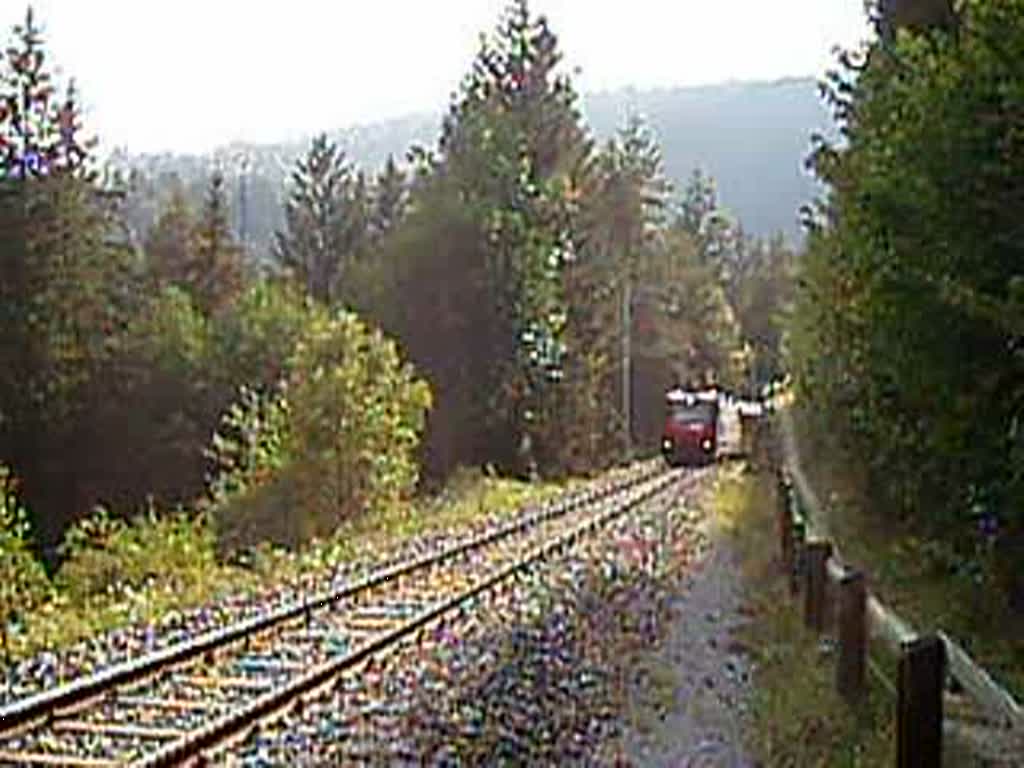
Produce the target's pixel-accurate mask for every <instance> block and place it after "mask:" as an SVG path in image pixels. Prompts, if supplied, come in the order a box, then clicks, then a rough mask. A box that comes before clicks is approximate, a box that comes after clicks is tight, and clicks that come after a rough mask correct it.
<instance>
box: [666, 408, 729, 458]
mask: <svg viewBox="0 0 1024 768" xmlns="http://www.w3.org/2000/svg"><path fill="white" fill-rule="evenodd" d="M665 401H666V410H667V416H666V419H665V428H664V430H663V431H662V437H661V453H662V455H663V456H664V457H665V461H667V462H668V463H669V464H670V465H671V466H674V467H675V466H680V465H684V464H685V465H691V466H692V465H703V464H709V463H711V462H712V461H714V460H715V455H716V452H717V448H718V396H717V393H713V392H711V393H696V392H687V391H684V390H679V389H674V390H672V391H671V392H669V393H668V394H667V395H666V396H665Z"/></svg>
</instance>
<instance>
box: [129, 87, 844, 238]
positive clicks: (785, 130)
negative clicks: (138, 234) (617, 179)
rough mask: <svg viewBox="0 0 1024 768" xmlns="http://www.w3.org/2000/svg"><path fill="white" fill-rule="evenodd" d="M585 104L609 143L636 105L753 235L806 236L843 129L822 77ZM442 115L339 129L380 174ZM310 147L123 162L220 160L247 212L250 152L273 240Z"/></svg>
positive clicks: (143, 165)
mask: <svg viewBox="0 0 1024 768" xmlns="http://www.w3.org/2000/svg"><path fill="white" fill-rule="evenodd" d="M580 106H581V110H582V112H583V115H584V118H585V120H586V122H587V124H588V125H589V127H590V128H591V130H592V131H593V132H594V134H595V136H596V138H598V139H599V140H601V141H604V140H605V139H607V138H609V137H611V136H612V135H614V133H615V131H616V130H617V129H618V128H619V127H621V126H622V125H623V124H624V122H625V119H626V116H627V114H628V113H629V112H630V111H631V110H632V111H635V112H638V113H640V114H641V115H643V116H644V117H645V118H646V119H647V121H648V122H649V124H650V125H651V127H652V129H653V130H654V131H655V132H656V134H657V136H658V138H659V140H660V142H661V147H662V151H663V157H664V161H665V169H666V173H667V175H668V177H669V179H670V180H671V181H672V182H673V183H674V184H675V186H676V188H677V189H680V188H681V187H682V186H683V185H685V183H686V181H687V179H688V178H689V176H690V174H691V173H692V172H693V170H694V169H695V168H698V167H699V168H701V169H702V170H704V171H706V172H707V173H710V174H711V176H712V177H713V178H714V179H715V180H716V182H717V184H718V190H719V197H720V200H721V202H722V204H723V205H724V206H725V207H726V208H728V209H730V210H731V211H732V212H733V213H734V214H735V215H736V216H737V217H738V218H739V219H740V221H741V222H742V223H743V226H744V228H745V230H746V231H747V232H748V233H750V234H755V235H760V236H770V235H772V234H774V233H776V232H783V233H784V234H785V235H786V236H787V238H788V239H790V240H791V241H794V242H796V241H799V240H800V239H802V238H801V235H800V228H799V224H798V212H799V208H800V206H801V205H803V204H805V203H808V202H810V201H811V200H813V199H814V197H815V196H817V195H818V194H820V188H819V186H818V185H817V184H816V182H815V180H814V179H813V177H812V176H811V175H810V174H809V173H808V172H807V171H805V170H804V167H803V164H804V159H805V157H806V155H807V154H808V152H809V148H810V138H811V135H812V134H813V133H815V132H817V133H823V134H825V135H829V136H833V135H834V133H835V132H834V130H833V128H832V126H831V118H830V116H829V114H828V111H827V109H826V108H825V105H824V104H823V103H822V101H821V100H820V98H819V95H818V86H817V82H816V81H815V80H813V79H811V78H791V79H785V80H778V81H773V82H733V83H724V84H719V85H707V86H697V87H679V88H660V89H647V90H642V89H637V88H625V89H620V90H615V91H606V92H598V93H591V94H584V95H583V96H582V97H581V105H580ZM442 115H443V110H441V109H439V110H437V111H436V112H434V113H419V114H412V115H409V116H407V117H402V118H397V119H392V120H385V121H380V122H376V123H369V124H361V125H353V126H349V127H346V128H343V129H340V130H337V131H332V132H329V133H330V134H331V135H332V138H334V139H335V140H337V141H338V143H339V145H340V146H342V147H343V148H344V149H345V151H346V153H347V154H348V155H349V157H350V158H351V159H352V160H353V161H354V162H355V163H356V164H357V165H358V166H359V167H360V168H363V169H365V170H367V171H374V170H376V169H377V168H378V167H380V166H381V165H382V164H383V163H384V161H385V160H386V158H387V156H388V155H389V154H394V155H395V156H396V158H399V159H401V158H404V156H405V153H406V150H408V148H409V147H410V146H411V145H412V144H422V145H425V146H434V145H435V144H436V140H437V136H438V133H439V130H440V125H441V118H442ZM306 146H307V143H305V142H287V143H278V144H263V145H251V144H237V143H236V144H232V145H227V146H225V147H222V148H219V149H217V150H215V151H214V152H213V153H211V154H210V155H205V156H195V155H172V154H161V155H149V154H142V155H126V154H121V155H120V156H119V157H118V158H117V159H118V160H119V162H120V163H122V164H127V165H128V166H129V167H137V168H139V169H141V170H145V171H148V172H149V174H150V175H153V176H156V177H159V175H160V174H162V173H168V172H177V173H178V174H179V175H181V176H182V177H183V178H184V179H185V180H186V183H187V184H188V185H189V186H190V187H192V188H193V189H195V190H196V191H198V188H201V186H202V183H203V179H202V178H200V177H202V176H205V173H206V171H208V169H209V167H210V165H211V163H212V162H213V161H215V160H216V161H220V162H221V163H222V164H223V165H224V166H225V168H226V175H227V176H228V180H229V183H233V187H232V188H233V189H235V190H236V193H237V195H238V199H236V200H234V201H233V204H234V205H235V207H236V208H237V207H238V204H239V202H240V196H241V185H240V184H239V183H238V176H239V174H238V171H237V165H236V162H237V157H238V156H239V155H241V154H243V153H244V154H245V155H247V156H248V158H249V163H250V172H249V177H248V179H247V184H246V200H247V202H246V205H247V207H248V209H249V211H248V217H247V220H248V221H249V222H250V224H249V225H248V226H247V231H248V235H249V238H250V241H251V242H253V243H267V242H268V241H269V238H270V236H271V234H272V232H273V231H274V229H276V228H279V227H281V226H282V225H283V213H282V206H283V202H284V198H285V189H284V185H285V182H286V180H287V177H288V174H289V172H290V168H291V166H292V164H293V163H294V161H295V159H296V158H297V157H298V156H299V155H300V154H301V153H302V152H304V151H305V149H306ZM233 158H234V160H233ZM147 207H151V206H147ZM151 214H152V211H150V212H148V213H147V214H145V216H148V215H151ZM138 224H139V226H140V227H141V228H142V229H143V230H144V229H147V228H148V227H147V226H146V222H144V221H139V222H138Z"/></svg>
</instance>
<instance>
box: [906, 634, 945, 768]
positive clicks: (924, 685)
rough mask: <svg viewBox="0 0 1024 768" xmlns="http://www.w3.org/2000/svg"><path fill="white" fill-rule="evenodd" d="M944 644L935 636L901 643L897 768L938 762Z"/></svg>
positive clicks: (937, 764)
mask: <svg viewBox="0 0 1024 768" xmlns="http://www.w3.org/2000/svg"><path fill="white" fill-rule="evenodd" d="M945 660H946V654H945V647H944V646H943V644H942V640H941V639H940V638H938V637H937V636H935V635H926V636H924V637H917V638H914V639H913V640H910V641H907V642H905V643H904V644H903V649H902V653H901V655H900V666H899V709H898V712H897V722H896V739H897V750H896V765H897V768H917V767H918V766H929V768H940V767H941V765H942V682H943V676H944V667H945Z"/></svg>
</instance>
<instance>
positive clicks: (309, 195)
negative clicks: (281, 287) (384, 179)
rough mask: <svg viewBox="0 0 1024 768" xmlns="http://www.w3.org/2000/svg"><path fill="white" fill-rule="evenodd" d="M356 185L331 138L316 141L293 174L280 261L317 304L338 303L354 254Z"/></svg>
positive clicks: (278, 239)
mask: <svg viewBox="0 0 1024 768" xmlns="http://www.w3.org/2000/svg"><path fill="white" fill-rule="evenodd" d="M356 184H357V182H356V180H355V179H354V178H353V170H352V167H351V166H350V165H349V163H348V160H347V158H346V157H345V153H344V152H343V151H342V150H341V149H339V148H338V146H337V145H336V144H334V143H333V142H332V141H330V140H329V139H328V138H327V135H326V134H320V135H319V136H316V137H315V138H314V139H313V141H312V144H311V146H310V148H309V151H308V152H307V153H306V154H305V155H304V156H303V157H301V158H299V160H298V162H297V163H296V165H295V169H294V170H293V172H292V188H291V192H290V195H289V199H288V203H287V206H286V209H285V220H286V229H285V231H284V232H278V233H277V235H276V246H275V257H276V259H277V261H278V263H279V264H280V265H281V266H282V267H283V268H284V269H285V270H286V271H287V272H288V273H289V274H291V275H292V276H293V278H294V279H295V280H297V281H298V282H300V283H301V284H302V285H303V286H305V288H306V291H307V292H308V293H309V295H310V296H312V297H314V298H315V299H317V300H318V301H322V302H325V303H331V302H333V301H334V300H335V298H336V297H337V292H338V283H339V280H340V279H341V273H342V270H343V268H344V265H345V262H346V260H347V259H349V258H351V256H352V249H353V246H354V245H355V239H356V238H355V237H354V234H355V232H356V226H355V225H354V222H353V219H354V218H355V217H354V216H353V212H354V211H353V209H354V208H355V205H354V203H353V189H354V188H355V187H356ZM360 204H362V201H360Z"/></svg>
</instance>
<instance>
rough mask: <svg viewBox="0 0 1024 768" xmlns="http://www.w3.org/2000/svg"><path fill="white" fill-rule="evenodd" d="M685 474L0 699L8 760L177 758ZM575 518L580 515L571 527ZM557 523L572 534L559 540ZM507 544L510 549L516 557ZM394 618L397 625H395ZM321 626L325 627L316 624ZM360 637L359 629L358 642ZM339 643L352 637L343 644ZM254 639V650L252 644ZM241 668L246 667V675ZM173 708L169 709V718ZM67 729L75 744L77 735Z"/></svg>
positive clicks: (559, 506) (544, 510)
mask: <svg viewBox="0 0 1024 768" xmlns="http://www.w3.org/2000/svg"><path fill="white" fill-rule="evenodd" d="M676 476H677V475H676V473H671V472H669V473H666V472H664V471H663V470H662V469H661V466H660V462H658V461H649V462H645V463H643V464H641V465H639V466H638V467H636V468H633V469H631V470H629V471H627V473H626V474H625V476H623V477H621V478H616V479H614V480H611V481H605V482H603V483H601V484H598V485H596V486H590V487H588V488H585V489H584V490H582V491H579V492H576V493H572V494H569V495H568V496H566V497H562V498H560V499H557V500H555V501H554V502H550V503H548V504H546V505H543V506H542V507H540V508H539V509H535V508H534V509H528V510H527V511H526V513H524V514H523V515H522V516H520V518H519V519H517V520H515V521H513V522H511V523H509V524H506V525H503V526H500V527H498V528H496V529H495V530H492V531H488V532H484V533H482V534H479V535H476V536H473V537H471V538H469V539H468V540H466V541H463V542H460V543H458V544H456V545H454V546H450V547H447V548H445V549H442V550H441V551H439V552H436V553H431V554H429V555H425V556H421V557H418V558H414V559H411V560H409V561H406V562H403V563H398V564H395V565H392V566H390V567H387V568H383V569H381V570H378V571H376V572H374V573H371V574H370V575H368V576H366V577H364V578H362V579H359V580H357V581H355V582H353V583H350V584H346V585H345V586H343V587H342V588H341V589H338V590H335V591H332V592H329V593H324V594H319V595H316V596H313V597H312V598H310V599H308V600H304V601H301V602H297V603H295V604H293V605H289V606H287V607H285V608H281V609H278V610H276V611H274V612H272V613H269V614H267V615H265V616H261V617H258V618H255V619H249V620H245V621H241V622H238V623H236V624H232V625H230V626H228V627H225V628H223V629H219V630H216V631H213V632H208V633H205V634H203V635H200V636H199V637H197V638H194V639H193V640H190V641H187V642H182V643H178V644H176V645H173V646H170V647H168V648H165V649H162V650H159V651H156V652H154V653H150V654H147V655H145V656H142V657H140V658H138V659H134V660H131V661H128V662H124V663H121V664H118V665H115V666H113V667H110V668H108V669H106V670H102V671H100V672H98V673H96V674H92V675H89V676H86V677H83V678H80V679H78V680H76V681H74V682H72V683H70V684H67V685H64V686H60V687H58V688H55V689H52V690H48V691H45V692H43V693H40V694H36V695H33V696H29V697H27V698H25V699H21V700H18V701H15V702H13V703H11V704H9V705H7V706H5V707H3V708H0V762H2V763H12V762H13V763H15V764H21V765H67V766H107V765H118V764H123V763H122V762H118V760H117V759H112V758H109V757H108V755H109V754H110V753H111V752H110V750H109V749H107V748H105V747H104V746H102V745H100V746H97V744H96V743H95V742H97V741H101V740H103V739H107V740H112V741H113V742H121V743H122V746H123V748H121V749H120V750H118V758H120V760H121V761H123V760H124V759H125V757H127V756H132V757H137V762H135V763H134V764H136V765H145V766H157V765H174V764H179V763H181V762H182V761H185V760H187V759H189V758H191V757H195V756H196V755H200V754H202V753H203V752H204V751H206V750H208V749H210V748H211V747H213V746H215V745H216V744H218V743H220V742H222V741H224V740H226V739H228V738H230V737H231V736H233V735H235V734H237V733H238V732H240V731H241V730H243V729H245V728H247V727H248V726H249V725H250V724H252V723H254V722H256V721H258V720H260V719H262V718H264V717H266V716H268V715H269V714H272V713H274V712H276V711H278V710H280V709H281V708H283V707H284V706H286V705H288V704H289V703H290V702H293V701H295V700H296V699H297V698H299V697H301V696H302V695H303V694H305V693H308V692H309V691H311V690H314V689H316V688H318V687H320V686H322V685H324V684H325V683H327V682H329V681H330V680H331V679H333V678H334V677H336V676H337V675H339V674H340V673H341V672H343V671H345V670H347V669H350V668H352V667H355V666H358V665H359V664H360V663H362V662H364V661H366V660H367V659H369V658H370V657H372V656H374V655H377V654H379V653H381V652H382V651H384V650H386V649H387V648H388V647H389V646H391V645H393V644H394V643H396V642H397V641H398V640H399V639H401V638H404V637H406V636H407V635H409V634H410V633H414V632H416V631H418V630H421V629H422V628H424V627H425V626H427V625H429V624H431V623H433V622H435V621H437V620H438V619H440V618H441V617H443V616H444V615H445V614H447V613H448V612H450V611H452V610H453V609H454V608H456V607H458V606H461V605H462V604H464V603H465V602H466V601H468V600H471V599H472V598H473V597H475V596H477V595H479V594H481V593H482V592H485V591H487V590H488V589H490V588H492V587H493V586H494V585H496V584H498V583H499V582H501V581H503V580H505V579H507V578H509V577H510V576H512V575H514V574H515V573H517V572H519V571H521V570H522V569H523V568H525V567H526V566H527V565H528V564H530V563H532V562H534V561H535V560H537V559H539V558H543V557H547V556H549V555H550V554H552V553H553V552H556V551H559V550H561V549H564V548H565V547H566V546H568V545H570V544H571V543H572V542H574V541H575V540H576V539H577V538H578V537H579V536H581V535H583V534H584V533H586V532H589V531H592V530H594V529H595V528H596V527H598V526H600V525H603V524H604V523H605V522H607V521H608V520H609V519H611V518H612V517H615V516H617V515H621V514H622V513H624V512H625V511H626V510H628V509H631V508H633V507H634V506H636V505H637V504H639V503H641V502H642V501H643V500H645V499H647V498H650V496H652V495H654V494H655V493H657V492H658V491H659V490H661V489H663V488H665V487H666V486H667V485H668V483H669V482H670V481H671V479H672V478H673V477H676ZM595 505H597V506H599V507H600V510H599V511H598V512H596V513H593V512H591V511H590V510H592V508H593V507H594V506H595ZM577 516H578V517H582V518H583V519H582V522H576V518H577ZM551 525H557V526H559V529H560V530H564V529H567V530H565V532H561V533H558V535H556V536H554V537H552V535H551V532H550V531H549V530H548V528H550V526H551ZM537 538H539V539H540V541H536V539H537ZM499 544H503V545H505V547H506V548H510V549H511V554H508V553H507V552H506V551H505V549H503V548H502V547H499V546H497V545H499ZM524 548H526V549H525V554H524V551H523V550H524ZM480 553H491V554H490V556H492V557H493V556H494V555H503V557H502V556H499V557H498V558H497V563H492V562H488V563H486V564H485V567H483V568H482V569H478V570H480V571H481V575H480V578H478V579H475V580H467V578H466V573H467V572H470V571H473V570H474V567H470V568H466V567H465V564H464V563H463V562H462V561H463V560H464V559H466V558H467V557H471V556H475V555H477V556H478V555H479V554H480ZM453 567H454V568H453ZM453 571H454V572H453ZM430 574H433V576H429V575H430ZM425 576H429V578H427V582H426V583H425V584H424V585H422V586H421V588H420V590H419V594H418V595H417V599H416V601H414V603H413V604H411V605H410V604H408V602H407V603H406V604H405V605H404V606H403V605H397V606H396V605H395V602H394V600H391V601H389V600H387V599H383V600H378V601H376V602H377V603H378V606H377V608H378V610H377V615H376V617H374V612H373V611H372V610H370V611H369V612H368V611H367V609H366V606H361V605H360V602H366V598H367V595H368V594H369V593H372V592H374V591H375V590H380V589H383V590H385V592H387V591H392V592H393V591H394V589H395V587H396V586H400V585H401V582H403V581H405V582H409V581H410V580H413V579H416V578H423V577H425ZM453 586H454V588H453ZM385 598H386V595H385ZM374 618H376V620H377V626H375V627H371V628H370V630H369V631H368V632H365V631H364V632H363V637H362V638H359V631H354V630H352V629H351V626H353V625H354V624H355V623H358V621H362V622H364V623H365V622H366V621H370V622H371V624H372V623H373V621H374ZM396 619H397V620H398V621H399V623H398V624H397V626H394V622H395V620H396ZM314 623H316V624H319V625H320V628H319V631H317V632H314V631H313V625H314ZM382 623H383V625H384V626H383V628H382V627H381V624H382ZM296 624H298V625H304V627H305V630H306V632H305V633H304V634H303V633H300V632H295V631H292V632H291V633H290V634H289V633H288V629H289V627H292V628H293V630H294V625H296ZM341 625H344V626H345V629H344V630H343V631H340V630H339V627H340V626H341ZM353 637H356V638H357V641H356V644H355V646H354V647H352V644H351V638H353ZM339 638H343V639H344V642H342V643H341V644H340V645H339ZM332 641H333V643H334V645H333V646H331V642H332ZM254 645H257V646H258V647H257V648H256V649H255V650H254V648H253V646H254ZM310 645H312V646H313V647H312V648H310V647H309V646H310ZM230 652H234V655H233V656H231V654H230ZM218 653H220V654H221V655H228V656H229V658H227V659H222V660H221V662H226V664H227V666H228V667H229V669H230V670H231V671H232V674H230V675H228V674H216V670H214V671H215V673H214V674H195V673H194V670H193V674H186V675H181V674H178V675H177V677H175V672H179V673H180V672H182V671H184V672H188V671H189V669H190V668H192V667H196V666H199V667H200V668H201V671H206V672H209V668H214V667H218V666H223V664H222V663H220V664H219V663H218V659H217V655H218ZM311 655H312V657H313V660H312V661H310V656H311ZM239 668H242V669H243V670H244V671H243V672H242V673H241V674H239V673H238V671H237V670H238V669H239ZM139 686H143V687H144V688H145V689H146V690H144V691H143V694H144V695H138V693H137V692H135V691H129V692H126V689H130V688H138V687H139ZM197 688H198V689H200V690H203V691H208V692H209V693H207V695H203V694H200V696H199V697H195V696H188V695H183V691H185V690H195V689H197ZM229 690H230V691H233V692H234V695H233V696H232V697H227V696H226V692H227V691H229ZM213 692H217V693H219V694H221V695H224V696H225V699H221V700H220V702H219V704H220V705H221V706H219V707H218V701H217V697H216V696H215V695H214V696H212V697H211V696H210V694H211V693H213ZM227 699H230V700H227ZM111 710H113V711H111ZM219 710H224V711H219ZM85 711H88V712H89V714H96V713H97V712H98V713H104V712H109V713H110V714H109V715H108V716H107V718H106V719H105V720H101V721H96V720H88V719H76V718H75V716H76V715H77V714H78V713H82V712H85ZM211 712H212V713H213V715H212V716H211V715H210V713H211ZM167 713H171V714H170V717H169V718H168V715H167ZM175 718H177V719H175ZM168 719H170V720H171V725H170V726H168V725H167V724H166V723H167V720H168ZM161 721H163V722H161ZM154 723H159V724H158V725H154ZM69 738H70V740H72V741H73V740H74V739H76V738H77V739H78V741H77V742H75V743H72V744H68V743H67V740H68V739H69ZM5 742H6V743H5ZM83 742H84V743H83ZM154 745H156V748H155V749H154ZM104 752H105V753H106V754H102V753H104ZM97 753H100V754H97ZM139 755H141V757H138V756H139Z"/></svg>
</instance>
